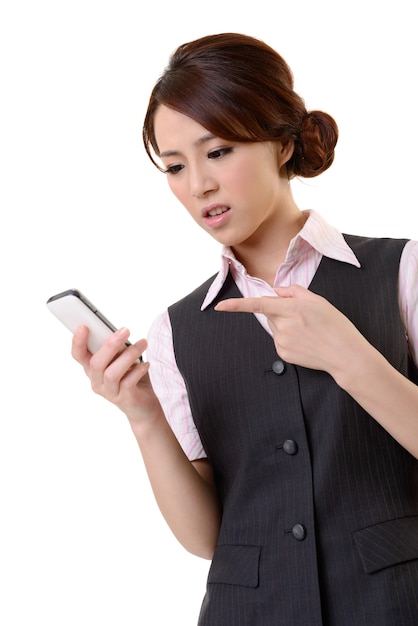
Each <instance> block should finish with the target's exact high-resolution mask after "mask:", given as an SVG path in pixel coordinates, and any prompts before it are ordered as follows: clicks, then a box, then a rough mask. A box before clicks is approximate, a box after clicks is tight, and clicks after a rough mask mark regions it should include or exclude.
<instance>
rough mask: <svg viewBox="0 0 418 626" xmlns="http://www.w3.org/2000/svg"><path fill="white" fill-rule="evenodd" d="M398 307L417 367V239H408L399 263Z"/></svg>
mask: <svg viewBox="0 0 418 626" xmlns="http://www.w3.org/2000/svg"><path fill="white" fill-rule="evenodd" d="M399 309H400V313H401V317H402V320H403V322H404V325H405V331H406V335H407V338H408V346H409V352H410V354H411V356H412V359H413V360H414V363H415V365H416V366H417V367H418V241H412V240H411V241H408V242H407V244H406V245H405V247H404V249H403V252H402V256H401V262H400V265H399Z"/></svg>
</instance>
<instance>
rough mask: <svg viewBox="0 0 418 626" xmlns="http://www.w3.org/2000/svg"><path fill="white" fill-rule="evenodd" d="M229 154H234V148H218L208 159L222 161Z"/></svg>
mask: <svg viewBox="0 0 418 626" xmlns="http://www.w3.org/2000/svg"><path fill="white" fill-rule="evenodd" d="M229 152H232V148H217V149H216V150H212V151H211V152H209V154H208V159H220V158H221V157H223V156H225V154H228V153H229Z"/></svg>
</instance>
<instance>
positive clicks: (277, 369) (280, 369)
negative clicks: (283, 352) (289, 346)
mask: <svg viewBox="0 0 418 626" xmlns="http://www.w3.org/2000/svg"><path fill="white" fill-rule="evenodd" d="M271 369H272V370H273V372H274V373H275V374H277V375H278V376H281V375H282V374H284V373H285V371H286V363H285V362H284V361H282V360H281V359H277V361H274V363H273V365H272V366H271Z"/></svg>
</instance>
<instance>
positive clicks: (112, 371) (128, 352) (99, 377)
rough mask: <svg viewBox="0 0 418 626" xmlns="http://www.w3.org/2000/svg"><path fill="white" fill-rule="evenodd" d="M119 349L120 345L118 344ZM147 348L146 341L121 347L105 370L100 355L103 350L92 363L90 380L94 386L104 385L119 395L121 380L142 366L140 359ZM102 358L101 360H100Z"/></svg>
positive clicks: (110, 391)
mask: <svg viewBox="0 0 418 626" xmlns="http://www.w3.org/2000/svg"><path fill="white" fill-rule="evenodd" d="M116 346H117V347H119V344H118V343H117V344H116ZM146 346H147V342H146V340H145V339H141V340H140V341H137V342H136V343H134V344H132V345H130V346H129V347H126V345H125V344H123V345H122V346H120V349H119V351H118V352H117V354H116V356H114V358H112V360H111V361H110V362H109V363H107V364H106V366H105V368H103V361H102V355H101V354H99V352H101V351H102V350H103V348H102V349H101V350H100V351H99V352H97V353H96V355H94V356H93V357H92V359H91V361H90V372H91V373H90V379H91V381H92V384H93V386H96V387H98V386H100V385H102V384H104V385H105V386H106V389H107V392H108V393H111V394H112V395H114V394H117V393H118V391H119V386H120V382H121V380H122V379H123V378H124V377H125V376H126V374H127V372H129V371H130V370H131V369H132V368H133V367H134V366H136V365H139V364H140V360H139V359H140V357H141V356H142V353H143V352H144V350H145V348H146ZM98 357H100V360H99V358H98Z"/></svg>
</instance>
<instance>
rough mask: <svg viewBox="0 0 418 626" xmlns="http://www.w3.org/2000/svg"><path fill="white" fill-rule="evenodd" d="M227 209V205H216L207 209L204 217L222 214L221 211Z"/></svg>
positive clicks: (224, 211)
mask: <svg viewBox="0 0 418 626" xmlns="http://www.w3.org/2000/svg"><path fill="white" fill-rule="evenodd" d="M227 211H229V207H227V206H218V207H215V208H213V209H210V210H209V211H206V212H205V215H204V217H216V216H218V215H222V213H226V212H227Z"/></svg>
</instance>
